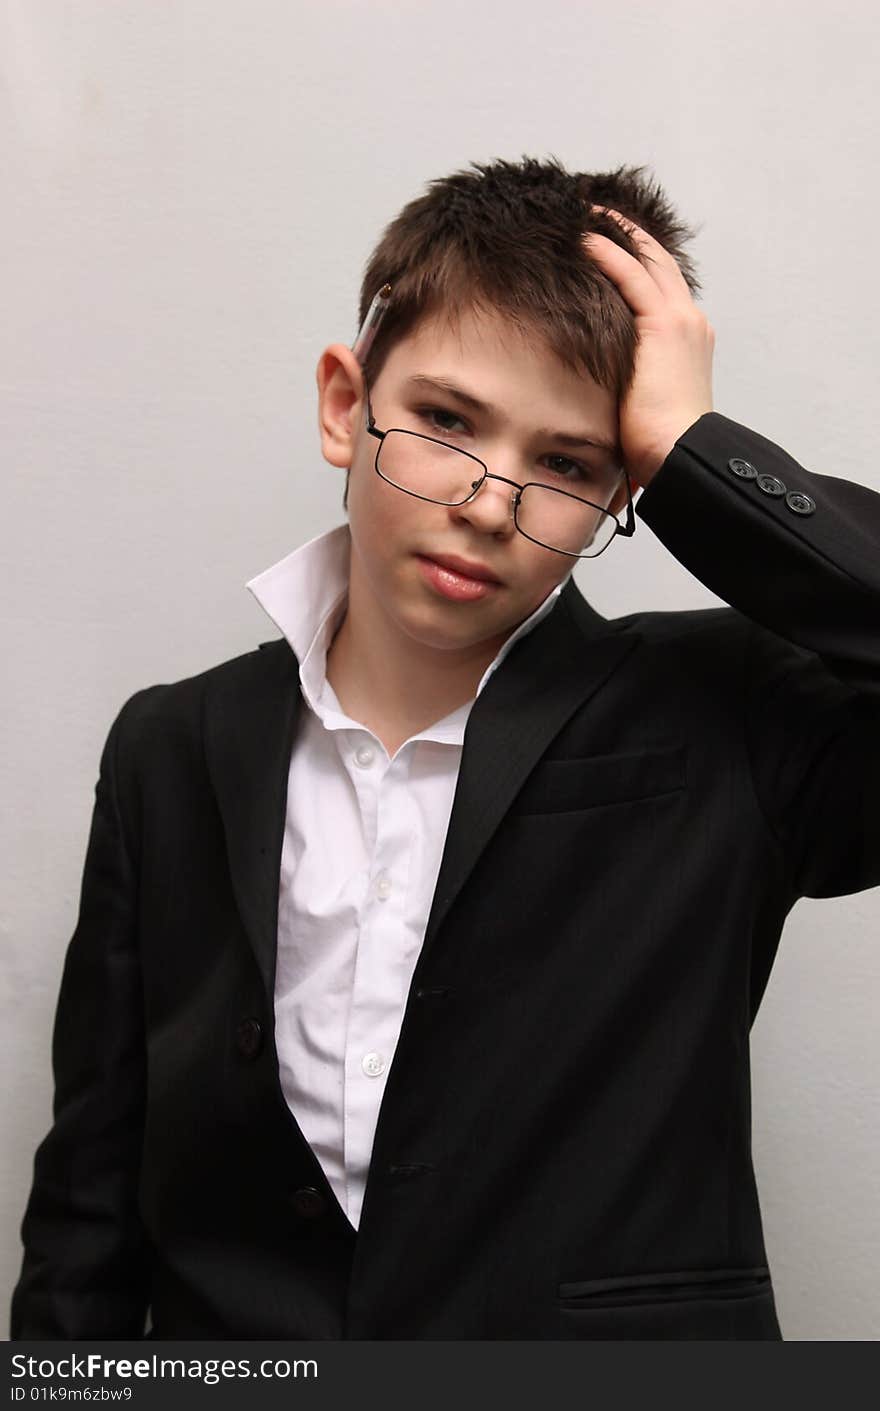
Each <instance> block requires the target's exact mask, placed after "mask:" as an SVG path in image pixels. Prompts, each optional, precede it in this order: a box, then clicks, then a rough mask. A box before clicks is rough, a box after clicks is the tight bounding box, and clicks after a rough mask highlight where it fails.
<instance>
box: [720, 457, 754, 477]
mask: <svg viewBox="0 0 880 1411" xmlns="http://www.w3.org/2000/svg"><path fill="white" fill-rule="evenodd" d="M727 468H728V470H732V471H733V473H734V475H738V476H739V478H740V480H754V478H755V476H756V475H757V474H758V472H757V471H756V470H755V467H754V466H753V465H752V463H751V461H744V460H740V458H739V456H734V457H733V458H732V459H731V460H729V461H728V462H727Z"/></svg>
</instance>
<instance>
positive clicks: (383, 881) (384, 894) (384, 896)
mask: <svg viewBox="0 0 880 1411" xmlns="http://www.w3.org/2000/svg"><path fill="white" fill-rule="evenodd" d="M376 896H377V897H378V898H379V900H380V901H387V900H388V898H389V897H390V896H391V878H390V877H389V876H388V873H387V872H383V873H382V874H381V875H380V876H379V877H378V878H377V880H376Z"/></svg>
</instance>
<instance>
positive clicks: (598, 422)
mask: <svg viewBox="0 0 880 1411" xmlns="http://www.w3.org/2000/svg"><path fill="white" fill-rule="evenodd" d="M414 377H426V378H431V377H437V378H439V379H441V380H444V381H451V382H454V383H455V384H456V385H457V386H458V387H461V388H464V389H466V390H467V391H468V392H470V393H471V394H472V396H473V398H476V399H479V401H480V403H481V404H482V405H483V406H484V407H486V408H488V409H490V410H491V412H492V413H493V414H497V415H499V416H503V417H504V418H505V419H506V420H507V421H509V422H510V423H511V424H516V425H521V426H522V429H523V431H524V432H528V431H529V430H530V429H531V428H532V427H541V428H542V429H544V428H552V429H554V430H558V431H561V432H564V433H567V434H568V437H569V439H572V440H573V439H574V438H576V437H580V436H582V435H584V434H586V435H590V436H595V437H596V438H597V440H599V441H603V442H606V443H607V445H608V447H609V448H616V447H617V429H618V427H617V404H616V400H615V398H614V396H613V394H612V393H611V392H610V391H609V390H608V389H607V388H604V387H601V386H599V384H598V383H596V382H595V381H594V380H593V378H592V377H591V376H590V375H589V373H588V372H587V371H586V370H581V371H575V370H574V369H572V368H569V367H566V365H565V364H564V363H563V362H562V361H561V359H560V358H559V357H558V356H557V355H556V354H555V353H554V352H553V351H552V349H550V348H549V347H548V346H547V345H546V343H545V342H544V341H543V340H541V339H538V338H536V337H534V336H532V335H530V334H529V333H528V332H526V331H524V330H523V329H522V328H521V327H519V326H518V325H517V324H515V323H513V322H512V321H511V320H510V319H505V318H504V317H503V316H502V315H500V314H498V313H496V312H494V311H490V312H485V313H483V312H480V313H479V314H477V313H474V312H471V311H468V312H467V313H466V314H463V315H462V317H461V320H460V322H459V323H458V324H457V325H454V326H450V322H449V320H448V319H446V318H442V317H437V316H434V317H430V318H426V319H425V320H423V322H422V323H420V324H419V325H418V327H417V328H414V329H413V330H412V331H411V333H409V334H408V335H407V336H406V338H404V339H401V341H400V342H399V343H397V344H396V345H395V346H394V347H393V348H392V349H391V350H390V351H389V353H388V357H387V360H386V363H385V367H384V369H383V378H384V380H385V381H386V382H387V384H388V385H389V387H390V388H391V389H392V390H393V391H394V392H395V393H396V394H398V395H410V394H412V393H415V392H416V391H417V390H418V389H417V384H415V383H414V382H413V381H412V379H413V378H414Z"/></svg>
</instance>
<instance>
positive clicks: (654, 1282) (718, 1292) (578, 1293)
mask: <svg viewBox="0 0 880 1411" xmlns="http://www.w3.org/2000/svg"><path fill="white" fill-rule="evenodd" d="M769 1287H770V1270H769V1269H768V1267H767V1265H766V1264H758V1265H755V1266H754V1267H753V1268H738V1269H685V1270H675V1271H669V1272H664V1273H662V1274H626V1275H621V1276H620V1277H614V1278H607V1279H580V1280H577V1281H575V1282H569V1283H563V1284H560V1285H559V1287H558V1290H557V1296H558V1298H559V1301H560V1302H562V1303H565V1304H566V1305H567V1306H569V1307H575V1306H581V1307H591V1308H593V1307H596V1308H598V1307H607V1306H610V1305H615V1306H616V1305H620V1304H632V1303H658V1302H664V1303H666V1302H669V1303H674V1302H678V1301H681V1300H684V1299H692V1298H725V1299H727V1298H748V1297H753V1296H754V1295H755V1294H759V1293H763V1292H765V1291H766V1290H768V1289H769Z"/></svg>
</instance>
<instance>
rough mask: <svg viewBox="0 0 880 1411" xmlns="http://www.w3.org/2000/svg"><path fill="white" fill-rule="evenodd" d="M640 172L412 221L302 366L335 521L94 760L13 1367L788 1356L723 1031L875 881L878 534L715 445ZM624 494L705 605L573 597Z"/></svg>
mask: <svg viewBox="0 0 880 1411" xmlns="http://www.w3.org/2000/svg"><path fill="white" fill-rule="evenodd" d="M641 170H642V169H640V168H637V169H625V168H622V169H620V170H619V171H617V172H612V173H605V174H600V175H584V174H579V175H572V174H570V173H568V172H566V171H564V169H563V168H562V167H561V166H560V165H559V164H557V163H556V162H555V161H549V162H546V163H543V164H542V163H538V162H535V161H532V160H525V161H524V162H523V163H521V164H519V165H515V164H509V163H506V162H496V163H495V164H493V165H492V166H488V167H477V168H476V170H475V171H471V172H459V173H456V174H455V175H453V176H451V177H449V178H447V179H446V180H442V181H436V182H433V183H432V184H431V188H430V190H429V191H428V193H427V194H426V195H424V196H423V197H421V198H419V199H418V200H416V201H414V202H412V203H411V204H410V205H409V206H407V207H405V208H404V210H403V211H402V212H401V214H400V216H399V217H398V218H397V220H396V221H394V222H393V223H392V224H391V225H390V226H389V228H388V229H387V230H386V232H385V234H384V236H383V239H382V241H381V242H380V244H379V246H378V248H377V249H376V251H375V252H374V254H373V256H372V258H371V261H370V263H369V265H368V268H367V271H366V276H365V279H364V287H363V289H362V294H361V309H360V313H361V318H362V320H363V319H364V318H365V316H366V315H367V314H368V311H372V316H375V314H376V311H379V312H381V313H383V314H384V319H383V321H382V322H381V324H380V325H378V326H377V325H375V324H373V323H372V320H371V319H368V322H367V329H366V331H365V332H364V335H363V337H362V338H361V339H360V340H359V342H358V344H357V345H356V351H357V352H358V353H359V355H360V357H362V359H363V362H361V361H360V360H359V356H356V352H355V351H352V350H351V349H349V348H346V347H344V346H343V345H341V344H334V345H332V346H330V347H329V348H327V349H326V350H325V352H324V354H323V356H322V358H321V360H320V362H319V365H318V389H319V426H320V432H321V443H322V451H323V454H324V457H325V459H326V460H327V461H328V462H329V463H330V464H332V465H334V466H338V467H340V468H345V469H346V470H347V471H348V473H349V478H348V479H347V482H346V498H345V500H344V502H343V503H344V506H345V508H347V510H348V522H347V523H346V524H344V525H340V526H338V527H337V528H335V529H333V530H331V531H329V532H328V533H327V534H325V535H320V536H318V538H317V539H314V540H312V541H311V542H310V543H309V544H306V545H304V546H303V547H302V548H300V549H298V550H296V551H295V553H293V554H291V555H289V556H288V557H287V558H286V559H283V560H282V561H281V562H280V563H278V564H276V565H274V566H273V567H272V568H270V569H268V570H267V571H266V572H265V573H263V574H260V575H259V576H258V577H257V578H256V579H254V580H252V582H251V583H250V584H249V585H248V586H249V588H250V589H251V590H252V591H253V592H254V594H255V596H256V597H257V599H258V601H260V602H261V603H262V605H263V606H264V607H265V609H266V611H267V612H268V614H269V616H270V617H271V618H272V620H273V621H274V622H275V623H276V624H277V626H278V627H279V628H280V630H281V632H282V634H283V635H282V637H281V638H279V639H276V640H273V641H271V642H267V643H263V644H262V647H261V649H259V650H257V651H254V652H251V653H248V654H247V655H245V656H242V657H239V658H237V659H235V660H233V661H230V662H226V663H224V664H222V665H220V666H218V667H215V668H214V669H212V670H210V671H207V672H203V673H201V674H200V675H198V676H195V677H193V678H190V679H188V680H185V681H180V682H176V683H174V684H172V685H159V686H153V687H150V688H147V689H145V690H142V691H139V692H137V693H136V694H135V695H134V696H133V697H132V698H131V699H130V700H129V701H128V702H126V704H125V705H124V706H123V708H122V710H121V711H120V713H119V715H118V716H117V718H116V720H115V721H114V723H113V726H112V728H111V730H110V733H109V737H108V740H107V744H106V746H105V749H104V752H103V756H102V760H101V771H100V778H99V781H98V784H97V789H96V804H95V812H94V817H93V824H92V832H91V836H90V840H89V848H88V854H87V858H86V866H85V872H84V878H83V893H82V901H81V909H80V916H79V920H78V925H77V928H76V931H75V934H74V936H73V939H72V942H71V945H70V949H69V953H68V957H67V962H66V966H65V974H64V979H63V982H62V988H61V995H60V999H59V1008H58V1015H57V1021H56V1031H55V1040H54V1062H55V1075H56V1102H55V1122H54V1126H53V1128H52V1130H51V1132H50V1133H49V1135H48V1136H47V1138H46V1140H45V1141H44V1143H43V1144H42V1146H41V1147H40V1149H39V1151H38V1153H37V1157H36V1162H35V1178H34V1185H33V1190H32V1193H31V1197H30V1201H29V1204H28V1209H27V1213H26V1216H25V1220H24V1224H23V1231H22V1233H23V1239H24V1244H25V1256H24V1264H23V1269H22V1274H21V1278H20V1281H19V1284H18V1287H17V1289H16V1292H15V1295H14V1300H13V1317H12V1335H13V1337H15V1338H49V1337H65V1338H87V1337H92V1338H94V1337H100V1336H104V1337H130V1336H140V1335H141V1334H142V1333H143V1330H144V1326H145V1317H146V1314H147V1311H148V1309H149V1311H150V1313H151V1319H152V1329H151V1332H150V1333H148V1336H155V1337H158V1338H183V1337H189V1338H212V1337H216V1338H233V1337H239V1338H304V1339H313V1338H318V1339H340V1338H355V1339H365V1338H366V1339H376V1338H404V1339H422V1338H478V1339H499V1338H584V1339H593V1338H603V1339H604V1338H615V1339H616V1338H647V1339H657V1338H661V1339H665V1338H671V1339H682V1338H701V1339H703V1338H710V1339H756V1338H757V1339H778V1338H779V1337H780V1336H781V1333H780V1328H779V1323H778V1320H777V1317H776V1311H775V1306H774V1298H773V1291H772V1284H771V1277H770V1272H769V1269H768V1267H767V1260H766V1253H765V1249H764V1243H763V1236H762V1229H761V1219H760V1211H759V1204H758V1197H757V1192H756V1189H755V1182H754V1175H753V1170H752V1164H751V1158H750V1097H749V1047H748V1034H749V1028H750V1025H751V1022H752V1020H753V1018H754V1016H755V1013H756V1011H757V1008H758V1004H759V1002H760V999H761V995H762V993H763V990H764V987H765V985H766V982H767V978H768V975H769V971H770V968H771V965H772V961H773V957H774V954H775V950H776V946H777V944H778V941H779V936H780V932H781V929H782V925H783V922H784V919H785V916H786V914H787V912H788V911H789V910H790V908H791V907H792V905H793V904H794V902H795V901H796V900H797V898H798V897H800V896H811V897H829V896H840V895H845V894H848V893H851V892H855V891H859V890H862V889H866V888H869V887H873V886H876V885H878V883H880V767H878V752H877V745H876V741H877V738H878V725H880V632H878V628H880V555H878V553H877V548H878V541H880V496H878V495H877V494H875V493H874V492H873V491H871V490H869V489H867V488H866V487H864V486H861V485H858V484H854V483H852V482H848V481H845V480H842V479H839V478H832V477H829V476H824V475H818V474H815V473H813V472H809V471H807V470H804V469H803V468H802V467H801V466H800V465H798V464H797V463H796V462H795V461H793V460H792V459H791V457H789V456H788V455H786V453H785V452H784V451H783V450H781V449H780V448H779V447H777V446H776V445H774V444H773V443H772V442H771V441H769V440H767V439H766V438H764V437H762V436H760V435H758V434H757V433H755V432H753V431H750V430H748V429H747V428H745V427H743V426H740V425H738V424H737V423H735V422H732V421H730V420H729V419H727V418H725V417H724V416H722V415H720V414H718V413H716V412H714V411H713V409H712V397H711V363H712V352H713V344H714V335H713V331H712V329H711V326H710V325H709V324H708V322H707V320H706V319H705V317H704V316H703V314H702V313H701V312H700V311H699V310H698V309H697V308H696V305H695V304H694V301H693V298H692V294H693V292H694V290H695V289H697V288H698V284H697V281H696V279H695V277H694V274H693V270H692V269H691V266H690V263H689V261H688V259H687V257H686V256H685V255H684V254H683V253H682V252H681V248H680V247H681V241H682V237H683V236H684V235H686V234H687V233H688V232H687V231H686V230H685V228H684V227H683V226H682V225H681V224H680V223H679V222H678V221H677V220H676V218H675V216H674V214H673V212H672V211H671V210H670V208H669V206H668V205H667V203H666V201H665V199H664V198H663V196H662V195H661V193H660V192H659V191H658V190H656V189H652V188H651V186H650V185H649V184H648V183H647V182H646V181H644V180H643V178H642V176H641ZM588 232H592V234H591V236H590V238H589V240H585V239H584V236H585V234H586V233H588ZM386 285H390V293H389V291H388V290H387V288H386ZM386 300H387V303H386V302H385V301H386ZM377 301H378V302H377ZM633 488H637V489H640V490H641V491H642V494H641V498H640V499H639V501H638V507H637V509H636V511H635V515H637V516H638V517H640V518H641V519H643V520H645V522H646V523H647V524H648V525H649V526H650V527H651V528H652V530H653V531H654V532H655V533H656V534H657V536H658V537H659V538H660V540H661V541H662V542H663V543H664V544H665V545H666V547H667V548H668V549H669V550H670V551H671V552H672V553H674V554H675V556H676V557H677V558H678V559H679V560H680V562H681V563H683V564H684V565H685V567H687V568H688V569H689V570H690V571H691V572H692V573H694V574H695V575H696V576H697V577H698V578H699V579H700V580H701V581H702V582H703V583H704V584H706V585H707V587H709V588H710V589H711V590H712V591H714V592H715V593H716V594H718V595H719V596H720V597H722V598H724V599H725V601H726V602H728V603H729V604H730V606H729V607H722V608H718V609H703V610H697V611H690V612H675V613H668V612H640V613H636V614H633V615H631V616H629V617H625V618H619V619H615V620H611V621H608V620H606V619H605V618H603V617H602V616H601V614H599V613H598V612H597V611H596V610H595V609H594V608H592V607H591V606H590V605H589V603H588V602H587V601H586V600H585V599H584V598H583V596H582V595H581V594H580V592H579V591H578V589H577V587H576V585H575V583H574V580H573V578H572V576H571V574H572V570H573V568H574V566H575V564H576V563H577V562H578V561H579V559H580V558H582V557H583V558H590V557H594V556H595V555H596V554H597V553H599V552H604V550H605V549H606V548H608V547H609V546H610V545H611V543H612V540H616V539H617V538H618V537H620V539H621V543H620V545H615V548H616V549H617V550H618V551H622V550H625V542H624V541H625V539H626V538H627V537H628V536H629V535H631V534H632V532H633V530H634V528H635V515H634V512H633V502H632V490H633ZM392 1060H393V1062H392Z"/></svg>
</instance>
